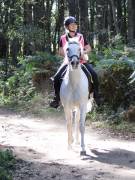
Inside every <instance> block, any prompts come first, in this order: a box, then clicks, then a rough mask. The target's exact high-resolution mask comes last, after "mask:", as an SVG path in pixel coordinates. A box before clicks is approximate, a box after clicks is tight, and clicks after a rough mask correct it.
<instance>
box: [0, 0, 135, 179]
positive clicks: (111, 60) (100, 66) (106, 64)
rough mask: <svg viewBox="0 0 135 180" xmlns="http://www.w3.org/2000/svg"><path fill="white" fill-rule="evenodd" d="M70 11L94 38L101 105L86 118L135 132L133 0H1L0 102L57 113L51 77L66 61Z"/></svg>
mask: <svg viewBox="0 0 135 180" xmlns="http://www.w3.org/2000/svg"><path fill="white" fill-rule="evenodd" d="M67 16H74V17H75V18H76V19H77V24H78V32H80V33H82V34H83V35H84V37H85V38H86V39H87V41H88V42H89V43H90V45H91V47H92V51H91V53H89V63H91V64H92V65H93V68H94V69H95V70H96V72H97V74H98V77H99V82H100V84H99V86H100V87H99V91H100V99H101V106H100V107H98V108H97V107H95V108H94V109H93V111H92V112H91V113H89V114H88V115H87V120H89V121H92V122H97V121H98V122H99V123H98V125H97V126H99V127H100V128H101V127H102V128H110V127H111V129H113V130H114V131H116V132H118V133H122V134H124V135H125V136H127V135H129V134H130V133H131V136H133V137H135V136H134V135H135V126H134V123H135V81H134V80H135V79H132V78H130V77H131V74H132V73H133V72H135V20H134V17H135V1H134V0H0V108H3V107H4V108H9V109H11V110H13V111H17V112H25V114H27V113H33V114H34V115H40V116H41V115H43V114H44V113H46V112H48V111H49V112H51V113H54V110H52V109H51V108H49V102H50V100H51V99H52V91H53V88H52V82H51V81H50V77H51V76H52V75H54V73H56V71H57V69H58V67H59V66H60V64H61V62H62V58H61V57H60V56H59V55H58V48H59V45H58V42H59V39H60V36H61V35H62V34H64V32H65V28H64V24H63V22H64V19H65V18H66V17H67ZM134 76H135V74H133V76H132V77H133V78H135V77H134ZM4 153H5V155H4ZM4 153H3V152H2V155H0V164H4V167H1V165H0V168H2V174H1V171H0V178H1V177H2V178H5V177H6V178H7V179H8V178H9V179H10V177H8V176H7V175H6V174H7V171H8V168H7V167H8V166H9V165H8V166H7V165H6V164H5V163H3V162H4V161H3V159H4V158H5V157H8V158H7V159H6V160H7V161H12V162H11V164H12V163H14V160H13V157H12V156H11V154H10V152H8V151H6V152H4ZM0 154H1V152H0ZM3 172H4V174H3Z"/></svg>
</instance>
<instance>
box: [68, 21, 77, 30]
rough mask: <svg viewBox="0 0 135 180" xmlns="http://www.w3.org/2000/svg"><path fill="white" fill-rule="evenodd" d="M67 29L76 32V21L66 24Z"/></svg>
mask: <svg viewBox="0 0 135 180" xmlns="http://www.w3.org/2000/svg"><path fill="white" fill-rule="evenodd" d="M68 30H69V31H71V32H76V31H77V24H76V23H71V24H69V25H68Z"/></svg>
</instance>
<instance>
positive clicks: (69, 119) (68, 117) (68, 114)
mask: <svg viewBox="0 0 135 180" xmlns="http://www.w3.org/2000/svg"><path fill="white" fill-rule="evenodd" d="M65 115H66V121H67V132H68V149H69V150H70V149H72V143H73V135H72V114H71V111H70V110H66V111H65Z"/></svg>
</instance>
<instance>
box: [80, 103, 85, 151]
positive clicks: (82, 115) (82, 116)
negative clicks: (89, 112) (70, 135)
mask: <svg viewBox="0 0 135 180" xmlns="http://www.w3.org/2000/svg"><path fill="white" fill-rule="evenodd" d="M85 118H86V107H85V106H82V107H81V109H80V133H81V153H80V154H81V155H86V150H85V143H84V133H85Z"/></svg>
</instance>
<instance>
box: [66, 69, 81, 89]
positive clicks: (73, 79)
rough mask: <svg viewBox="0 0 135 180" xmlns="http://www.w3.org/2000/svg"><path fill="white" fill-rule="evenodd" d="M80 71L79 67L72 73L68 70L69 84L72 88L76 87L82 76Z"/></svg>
mask: <svg viewBox="0 0 135 180" xmlns="http://www.w3.org/2000/svg"><path fill="white" fill-rule="evenodd" d="M81 71H82V70H81V68H80V67H79V68H78V69H76V70H73V71H71V70H69V83H71V84H72V87H76V86H77V85H78V84H79V83H80V80H81V74H82V72H81Z"/></svg>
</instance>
